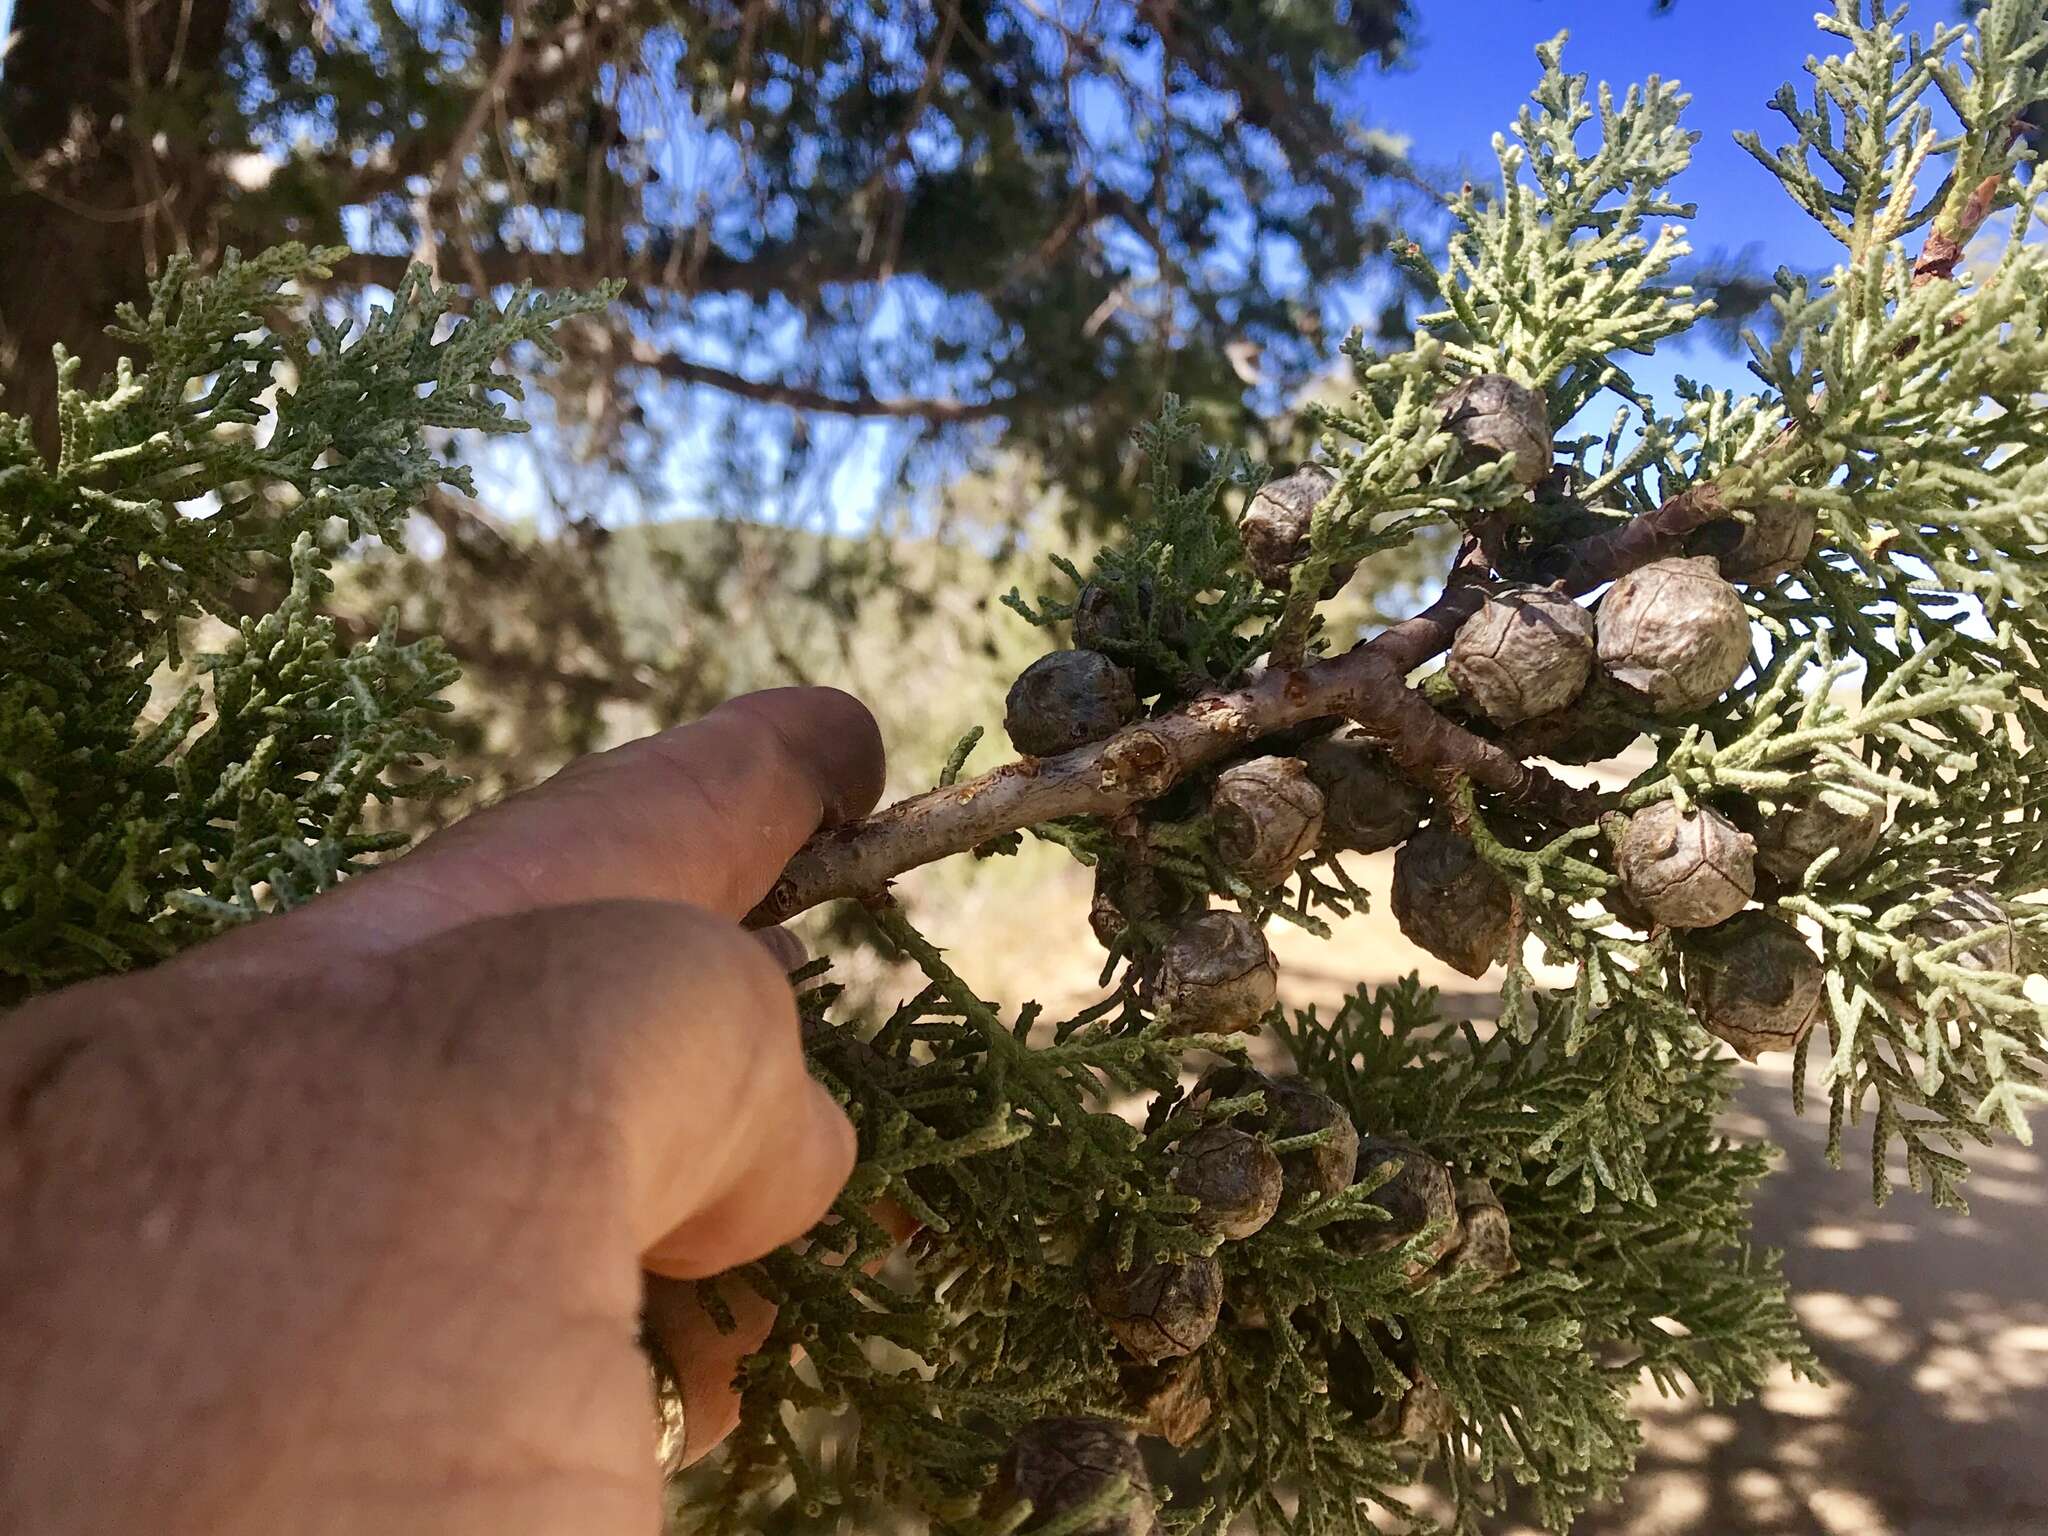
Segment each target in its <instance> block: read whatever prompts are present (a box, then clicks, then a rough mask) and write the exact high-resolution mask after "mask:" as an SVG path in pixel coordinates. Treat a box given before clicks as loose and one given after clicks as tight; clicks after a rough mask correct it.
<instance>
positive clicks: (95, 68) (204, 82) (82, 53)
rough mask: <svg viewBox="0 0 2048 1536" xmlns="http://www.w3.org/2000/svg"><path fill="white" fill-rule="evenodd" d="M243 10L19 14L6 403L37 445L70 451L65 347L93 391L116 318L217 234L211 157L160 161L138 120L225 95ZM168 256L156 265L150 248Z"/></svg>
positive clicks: (37, 7) (4, 288)
mask: <svg viewBox="0 0 2048 1536" xmlns="http://www.w3.org/2000/svg"><path fill="white" fill-rule="evenodd" d="M232 9H233V5H232V0H179V3H177V4H145V3H141V0H105V3H100V4H89V3H83V0H20V3H19V4H18V5H17V6H16V7H15V12H14V27H15V31H16V38H15V43H14V47H13V49H12V51H11V52H10V53H9V54H8V56H7V77H6V83H5V86H4V88H0V133H4V135H5V159H4V161H0V231H4V232H5V233H4V236H0V388H4V389H5V391H6V393H5V397H4V403H5V405H6V408H7V409H9V410H11V411H13V412H14V413H15V414H16V415H21V416H26V417H28V418H29V419H30V420H31V421H32V422H33V423H34V426H35V432H36V438H37V442H38V445H39V446H40V447H41V448H42V449H43V451H44V452H45V453H54V451H55V447H56V441H57V421H56V408H57V399H56V371H55V368H54V366H53V364H52V362H51V353H50V349H51V348H52V347H53V346H54V345H57V344H59V343H61V344H62V345H63V346H65V347H66V348H68V349H69V350H70V351H71V353H72V354H73V355H74V356H76V357H78V358H79V359H80V361H81V364H82V366H83V372H84V375H85V377H86V378H88V379H91V378H95V377H97V376H99V375H100V374H103V373H105V372H106V371H107V370H108V369H110V368H111V367H112V366H113V363H114V359H115V357H116V356H117V355H118V354H119V350H120V349H119V346H118V344H117V343H115V342H114V341H113V340H112V339H111V338H110V337H108V336H107V335H106V331H105V328H106V326H107V324H108V322H109V321H111V320H112V319H113V315H114V306H115V305H116V304H119V303H122V302H124V301H126V302H130V303H133V302H138V301H140V300H141V299H142V298H143V297H144V296H145V292H146V284H147V282H148V277H149V266H150V257H151V256H152V255H154V256H157V257H161V256H165V255H169V254H171V253H172V252H174V251H175V250H177V249H178V247H179V242H181V241H183V240H185V239H188V238H189V237H190V231H192V230H193V229H195V228H199V227H203V225H204V223H205V210H206V209H207V208H208V207H209V206H210V205H211V204H212V202H213V201H214V196H213V190H214V173H213V169H212V166H211V162H210V158H209V156H208V155H207V153H206V149H205V146H204V145H203V144H176V143H172V144H169V145H168V146H167V147H166V148H164V149H163V150H158V149H157V148H155V147H154V146H153V144H152V143H151V142H150V140H151V138H152V137H153V135H146V134H145V132H144V131H143V129H142V126H141V125H142V123H143V122H144V121H146V119H147V114H146V113H142V112H138V110H137V109H138V107H139V106H140V105H141V104H142V98H143V97H145V96H150V95H155V94H158V93H170V94H172V95H173V96H175V97H176V98H177V99H179V100H182V101H188V102H195V103H202V102H203V101H204V100H205V97H206V95H207V94H208V93H209V92H212V91H218V90H220V89H223V88H224V87H223V86H222V84H221V81H220V71H219V61H220V55H221V49H222V47H223V46H224V44H225V42H226V38H227V28H228V19H229V15H230V12H231V11H232ZM153 244H154V247H155V248H154V250H152V245H153Z"/></svg>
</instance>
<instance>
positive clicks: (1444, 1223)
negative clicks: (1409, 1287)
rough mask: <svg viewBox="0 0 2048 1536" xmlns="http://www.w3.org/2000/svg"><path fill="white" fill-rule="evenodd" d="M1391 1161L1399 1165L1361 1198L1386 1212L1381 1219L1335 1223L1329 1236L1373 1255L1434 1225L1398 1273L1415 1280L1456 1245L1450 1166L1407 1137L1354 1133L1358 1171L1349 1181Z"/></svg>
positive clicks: (1373, 1172) (1370, 1175) (1365, 1180)
mask: <svg viewBox="0 0 2048 1536" xmlns="http://www.w3.org/2000/svg"><path fill="white" fill-rule="evenodd" d="M1391 1163H1398V1164H1399V1167H1398V1168H1396V1169H1395V1170H1394V1172H1393V1173H1392V1175H1391V1176H1389V1177H1388V1178H1387V1179H1386V1181H1385V1182H1384V1183H1382V1184H1381V1185H1380V1186H1379V1187H1378V1188H1377V1189H1375V1190H1374V1191H1373V1192H1372V1193H1371V1194H1370V1195H1368V1196H1367V1197H1366V1199H1367V1203H1369V1204H1371V1205H1375V1206H1377V1207H1379V1209H1381V1210H1382V1211H1384V1212H1386V1216H1387V1219H1386V1220H1385V1221H1372V1220H1364V1221H1345V1222H1338V1223H1336V1225H1335V1226H1334V1227H1333V1228H1332V1231H1331V1235H1332V1238H1333V1239H1334V1240H1335V1241H1336V1242H1337V1243H1339V1244H1340V1245H1342V1246H1343V1247H1344V1248H1346V1249H1348V1250H1349V1251H1351V1252H1353V1253H1358V1254H1379V1253H1389V1252H1392V1251H1393V1250H1394V1249H1396V1248H1399V1247H1400V1246H1401V1245H1402V1244H1403V1243H1406V1242H1409V1241H1410V1240H1412V1239H1413V1238H1415V1237H1417V1236H1419V1235H1420V1234H1421V1233H1422V1232H1423V1231H1424V1230H1425V1229H1427V1228H1429V1227H1432V1226H1434V1227H1436V1228H1438V1231H1437V1235H1436V1236H1435V1237H1434V1238H1432V1239H1431V1240H1430V1242H1429V1245H1428V1246H1427V1247H1426V1248H1423V1249H1420V1250H1417V1251H1415V1252H1412V1253H1410V1254H1409V1255H1408V1258H1407V1261H1406V1263H1405V1265H1404V1271H1403V1272H1404V1273H1405V1274H1406V1275H1407V1277H1408V1281H1409V1283H1410V1284H1415V1283H1418V1282H1420V1281H1421V1280H1422V1278H1423V1277H1424V1276H1425V1275H1427V1274H1428V1273H1429V1272H1430V1270H1431V1269H1432V1268H1434V1267H1435V1265H1436V1263H1437V1261H1438V1260H1439V1259H1441V1258H1443V1256H1444V1255H1445V1254H1447V1253H1449V1252H1450V1251H1451V1249H1453V1248H1455V1247H1456V1246H1457V1244H1458V1239H1459V1229H1458V1203H1457V1190H1456V1188H1455V1186H1454V1185H1453V1184H1452V1181H1451V1170H1450V1169H1448V1168H1446V1167H1445V1166H1444V1165H1443V1164H1442V1163H1440V1162H1438V1161H1437V1160H1436V1159H1435V1158H1433V1157H1431V1156H1430V1155H1429V1154H1428V1153H1427V1152H1425V1151H1423V1150H1422V1148H1420V1147H1418V1146H1416V1145H1415V1143H1413V1142H1412V1141H1404V1140H1401V1139H1400V1138H1398V1137H1391V1136H1362V1137H1360V1138H1359V1142H1358V1171H1357V1173H1356V1174H1355V1175H1354V1176H1353V1178H1352V1182H1353V1183H1354V1184H1365V1183H1369V1182H1370V1181H1371V1180H1372V1179H1373V1178H1375V1177H1376V1176H1378V1175H1379V1173H1380V1172H1381V1170H1382V1169H1384V1168H1385V1167H1386V1166H1387V1165H1388V1164H1391Z"/></svg>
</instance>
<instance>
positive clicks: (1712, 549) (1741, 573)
mask: <svg viewBox="0 0 2048 1536" xmlns="http://www.w3.org/2000/svg"><path fill="white" fill-rule="evenodd" d="M1745 510H1746V511H1748V513H1749V514H1750V520H1749V521H1748V522H1741V521H1739V520H1737V519H1735V518H1728V519H1726V520H1724V521H1721V522H1714V523H1709V524H1707V526H1706V527H1704V528H1702V529H1700V530H1699V531H1698V532H1697V533H1695V534H1694V535H1693V536H1692V540H1691V543H1690V545H1689V546H1688V548H1689V549H1690V551H1691V553H1693V554H1695V555H1712V556H1714V557H1715V558H1716V560H1717V561H1718V563H1719V564H1720V567H1721V574H1722V575H1723V576H1725V577H1727V578H1728V579H1729V580H1730V581H1740V582H1744V583H1747V584H1748V585H1750V586H1765V585H1768V584H1769V583H1771V582H1774V581H1776V580H1777V579H1778V578H1779V577H1780V576H1783V575H1785V574H1786V573H1787V572H1788V571H1793V570H1796V569H1797V568H1798V567H1800V566H1801V565H1804V564H1805V563H1806V557H1807V555H1809V554H1810V553H1812V551H1813V541H1814V538H1815V536H1816V535H1818V534H1819V532H1820V517H1819V514H1818V513H1816V512H1814V511H1813V509H1812V508H1810V507H1802V506H1800V505H1798V504H1797V503H1795V502H1791V501H1784V500H1778V499H1773V500H1770V501H1766V502H1762V503H1760V504H1759V505H1757V506H1754V507H1750V508H1746V509H1745Z"/></svg>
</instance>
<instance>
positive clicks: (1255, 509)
mask: <svg viewBox="0 0 2048 1536" xmlns="http://www.w3.org/2000/svg"><path fill="white" fill-rule="evenodd" d="M1336 484H1337V473H1336V471H1335V470H1333V469H1330V468H1328V467H1327V466H1325V465H1322V464H1304V465H1302V466H1301V467H1300V468H1299V469H1296V470H1295V471H1294V472H1293V473H1292V474H1288V475H1283V476H1281V478H1279V479H1278V480H1269V481H1268V482H1267V483H1266V484H1265V485H1263V486H1261V487H1259V490H1258V492H1257V493H1256V494H1255V495H1254V496H1253V497H1252V499H1251V504H1250V505H1249V506H1247V507H1246V508H1245V509H1244V516H1243V517H1241V518H1240V519H1239V520H1238V524H1237V536H1238V538H1239V540H1240V541H1242V543H1243V544H1244V553H1245V558H1246V559H1247V560H1248V561H1250V562H1251V567H1252V574H1253V575H1254V576H1257V577H1258V578H1259V580H1260V581H1261V582H1263V583H1264V584H1265V585H1266V586H1269V587H1272V588H1274V589H1275V590H1279V591H1284V590H1286V589H1287V588H1289V587H1291V586H1293V584H1294V568H1295V567H1296V566H1297V565H1299V564H1301V562H1302V560H1303V559H1304V558H1305V557H1306V556H1307V555H1308V545H1309V532H1310V528H1311V525H1312V524H1313V522H1314V520H1315V511H1316V507H1317V505H1318V504H1319V503H1320V502H1321V501H1322V499H1323V498H1324V497H1325V496H1327V495H1329V494H1330V492H1331V491H1332V490H1333V489H1335V488H1336ZM1357 570H1358V567H1357V565H1355V564H1351V565H1341V566H1332V567H1331V568H1330V575H1329V579H1328V580H1327V581H1325V582H1324V583H1323V593H1322V595H1323V596H1324V597H1325V598H1330V597H1335V596H1336V595H1337V593H1338V592H1339V591H1340V590H1342V588H1343V586H1344V584H1345V583H1346V582H1348V581H1349V580H1351V578H1352V576H1353V575H1354V574H1355V573H1356V572H1357Z"/></svg>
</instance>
